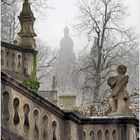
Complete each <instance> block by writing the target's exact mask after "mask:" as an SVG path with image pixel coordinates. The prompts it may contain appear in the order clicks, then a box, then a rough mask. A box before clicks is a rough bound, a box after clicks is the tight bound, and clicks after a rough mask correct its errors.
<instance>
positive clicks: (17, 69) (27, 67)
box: [1, 42, 37, 81]
mask: <svg viewBox="0 0 140 140" xmlns="http://www.w3.org/2000/svg"><path fill="white" fill-rule="evenodd" d="M36 53H37V52H36V51H35V50H33V49H32V48H30V47H27V48H25V47H22V46H17V45H12V44H8V43H5V42H2V43H1V69H2V71H4V72H6V73H7V74H10V75H11V76H12V77H15V78H16V79H18V80H20V81H23V80H25V79H26V78H27V77H29V76H30V75H31V72H32V70H33V59H34V56H35V55H36Z"/></svg>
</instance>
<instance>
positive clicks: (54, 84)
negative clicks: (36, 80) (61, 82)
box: [52, 76, 57, 90]
mask: <svg viewBox="0 0 140 140" xmlns="http://www.w3.org/2000/svg"><path fill="white" fill-rule="evenodd" d="M56 88H57V81H56V77H55V76H53V80H52V90H56Z"/></svg>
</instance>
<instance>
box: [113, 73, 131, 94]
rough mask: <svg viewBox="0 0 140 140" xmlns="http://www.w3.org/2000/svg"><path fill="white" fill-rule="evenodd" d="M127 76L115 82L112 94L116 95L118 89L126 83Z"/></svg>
mask: <svg viewBox="0 0 140 140" xmlns="http://www.w3.org/2000/svg"><path fill="white" fill-rule="evenodd" d="M128 79H129V76H128V75H125V76H124V77H123V78H122V80H121V81H120V82H119V83H117V84H116V86H115V87H114V88H113V90H112V96H117V95H118V94H119V92H120V90H121V89H122V88H123V86H124V85H126V84H127V83H128Z"/></svg>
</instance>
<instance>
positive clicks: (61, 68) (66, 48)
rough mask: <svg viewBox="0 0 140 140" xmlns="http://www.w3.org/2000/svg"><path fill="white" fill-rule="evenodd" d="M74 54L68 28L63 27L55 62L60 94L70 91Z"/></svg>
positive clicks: (71, 88)
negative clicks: (62, 35)
mask: <svg viewBox="0 0 140 140" xmlns="http://www.w3.org/2000/svg"><path fill="white" fill-rule="evenodd" d="M74 61H75V54H74V51H73V40H72V39H71V37H70V36H69V28H68V27H67V26H65V28H64V37H63V38H62V39H61V41H60V50H59V52H58V55H57V60H56V77H57V81H58V82H57V83H58V88H59V90H60V91H61V92H66V91H72V90H73V83H72V73H73V71H74Z"/></svg>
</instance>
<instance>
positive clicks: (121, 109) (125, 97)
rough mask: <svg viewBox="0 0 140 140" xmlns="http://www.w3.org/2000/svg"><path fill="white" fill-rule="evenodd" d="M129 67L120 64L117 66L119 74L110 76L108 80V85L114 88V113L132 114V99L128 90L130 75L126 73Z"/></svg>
mask: <svg viewBox="0 0 140 140" xmlns="http://www.w3.org/2000/svg"><path fill="white" fill-rule="evenodd" d="M126 71H127V67H126V66H125V65H119V66H118V68H117V72H118V75H117V76H114V77H110V78H109V79H108V81H107V83H108V85H109V86H110V88H111V89H112V92H111V98H112V113H111V114H112V115H131V114H132V113H131V110H130V109H129V104H130V99H129V94H128V92H127V90H126V85H127V83H128V79H129V76H128V75H125V74H126Z"/></svg>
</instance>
